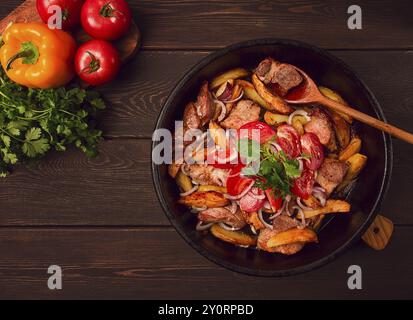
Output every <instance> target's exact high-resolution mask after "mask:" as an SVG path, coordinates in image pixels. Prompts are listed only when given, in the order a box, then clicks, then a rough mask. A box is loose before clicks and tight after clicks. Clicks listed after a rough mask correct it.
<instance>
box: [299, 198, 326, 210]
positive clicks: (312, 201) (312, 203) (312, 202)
mask: <svg viewBox="0 0 413 320" xmlns="http://www.w3.org/2000/svg"><path fill="white" fill-rule="evenodd" d="M301 201H302V202H304V204H305V205H306V206H307V207H310V208H313V209H317V208H320V207H321V204H320V202H319V201H318V200H317V198H316V197H314V196H313V195H310V196H309V197H308V199H301Z"/></svg>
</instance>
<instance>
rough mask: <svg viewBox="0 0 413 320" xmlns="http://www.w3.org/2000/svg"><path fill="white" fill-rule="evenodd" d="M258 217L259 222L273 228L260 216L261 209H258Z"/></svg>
mask: <svg viewBox="0 0 413 320" xmlns="http://www.w3.org/2000/svg"><path fill="white" fill-rule="evenodd" d="M258 218H259V219H260V221H261V223H262V224H263V225H264V226H265V227H266V228H268V229H271V230H272V229H273V226H272V225H271V224H269V223H268V222H267V221H265V220H264V218H263V216H262V209H260V210H258Z"/></svg>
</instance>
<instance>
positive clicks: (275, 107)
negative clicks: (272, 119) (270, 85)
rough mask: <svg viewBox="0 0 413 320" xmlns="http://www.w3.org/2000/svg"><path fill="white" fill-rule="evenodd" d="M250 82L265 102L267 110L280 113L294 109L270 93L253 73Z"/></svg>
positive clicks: (288, 112) (287, 112) (286, 112)
mask: <svg viewBox="0 0 413 320" xmlns="http://www.w3.org/2000/svg"><path fill="white" fill-rule="evenodd" d="M252 83H253V85H254V87H255V90H256V91H257V93H258V94H259V95H260V96H261V98H262V99H263V100H264V101H266V102H267V104H268V106H267V109H268V110H269V111H275V112H279V113H282V114H290V113H291V112H293V111H294V109H293V108H291V107H290V106H289V105H288V103H287V102H285V101H284V99H282V98H281V97H278V96H276V95H274V94H272V93H271V92H270V91H269V90H268V89H267V87H266V86H265V84H264V83H263V82H262V81H261V80H260V79H258V77H257V75H255V74H253V75H252Z"/></svg>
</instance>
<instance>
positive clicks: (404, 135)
mask: <svg viewBox="0 0 413 320" xmlns="http://www.w3.org/2000/svg"><path fill="white" fill-rule="evenodd" d="M318 103H320V104H322V105H324V106H326V107H328V108H330V109H332V110H334V111H337V112H341V113H345V114H347V115H349V116H351V117H352V118H354V119H356V120H358V121H360V122H363V123H365V124H368V125H369V126H372V127H374V128H376V129H379V130H382V131H384V132H387V133H389V134H391V135H392V136H394V137H396V138H399V139H401V140H404V141H406V142H408V143H410V144H413V134H411V133H409V132H407V131H404V130H402V129H399V128H397V127H395V126H392V125H391V124H388V123H385V122H383V121H380V120H378V119H376V118H374V117H371V116H369V115H367V114H365V113H363V112H360V111H358V110H355V109H353V108H350V107H349V106H347V105H344V104H342V103H339V102H336V101H334V100H331V99H329V98H326V97H324V96H321V97H320V98H319V101H318Z"/></svg>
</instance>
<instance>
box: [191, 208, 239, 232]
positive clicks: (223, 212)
mask: <svg viewBox="0 0 413 320" xmlns="http://www.w3.org/2000/svg"><path fill="white" fill-rule="evenodd" d="M198 219H199V220H201V221H204V222H225V223H226V224H228V225H230V226H232V227H234V228H242V227H243V226H245V218H244V214H243V213H242V211H241V210H239V208H238V210H237V211H236V212H235V213H232V212H231V210H229V209H227V208H210V209H207V210H204V211H201V212H199V213H198Z"/></svg>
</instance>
